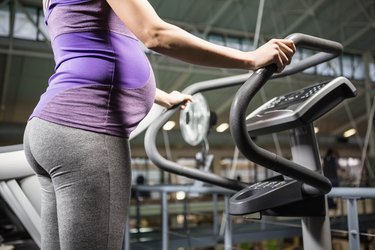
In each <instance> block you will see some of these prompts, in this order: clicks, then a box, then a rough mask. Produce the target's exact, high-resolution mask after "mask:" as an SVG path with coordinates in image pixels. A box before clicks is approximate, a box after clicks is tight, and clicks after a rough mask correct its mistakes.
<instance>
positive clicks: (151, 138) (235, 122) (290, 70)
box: [144, 33, 342, 192]
mask: <svg viewBox="0 0 375 250" xmlns="http://www.w3.org/2000/svg"><path fill="white" fill-rule="evenodd" d="M287 38H289V39H291V40H293V41H294V42H295V43H296V45H297V46H298V47H304V48H309V49H312V50H318V51H323V52H321V53H317V54H315V55H313V56H311V57H308V58H306V59H304V60H302V61H300V62H299V63H298V64H293V65H290V66H289V67H287V68H286V69H285V70H284V71H283V72H281V73H279V74H274V75H273V73H274V72H275V70H276V67H275V66H274V65H270V66H268V67H266V68H263V69H260V70H258V71H256V72H255V73H253V74H251V73H248V74H242V75H237V76H230V77H224V78H220V79H215V80H208V81H202V82H198V83H195V84H192V85H190V86H189V87H187V88H186V89H184V90H183V91H182V92H183V93H186V94H195V93H198V92H203V91H208V90H213V89H220V88H226V87H231V86H236V85H240V84H242V83H243V82H244V81H246V82H245V83H244V84H243V86H242V87H241V89H246V90H245V91H246V92H242V91H239V92H238V93H237V95H236V98H235V100H234V103H233V104H232V109H231V118H230V120H231V131H232V136H233V137H234V140H235V142H236V144H238V145H240V148H239V149H240V151H241V152H242V153H243V154H244V155H245V156H246V157H247V158H248V159H250V160H254V161H257V160H259V159H258V157H253V156H252V154H253V152H251V153H249V152H250V151H248V150H249V149H248V148H247V147H248V145H251V147H252V148H253V150H252V151H255V152H256V153H257V155H258V156H263V155H266V158H267V160H265V161H261V162H262V163H269V162H271V163H277V162H281V164H282V166H287V167H286V171H278V170H279V168H277V170H276V171H278V172H281V173H285V174H286V175H289V176H291V177H293V178H296V179H298V180H301V179H302V180H303V181H304V180H305V179H308V180H307V181H306V183H308V184H310V185H312V186H314V187H315V186H317V187H321V188H322V189H323V190H324V192H328V191H329V190H330V189H331V184H330V182H329V181H328V179H326V178H325V177H322V176H320V175H318V174H317V173H315V172H312V171H310V170H307V169H300V168H303V167H302V166H299V165H297V164H294V165H293V164H291V163H290V162H289V161H287V160H286V159H284V158H280V157H277V156H276V155H274V154H272V153H270V152H268V151H266V152H265V151H264V150H263V149H261V148H259V147H258V146H256V145H255V144H254V143H253V142H252V140H251V138H250V137H249V135H248V134H247V131H246V124H245V111H246V107H247V105H248V104H249V102H250V100H251V98H252V97H253V95H254V94H255V93H256V92H257V91H258V90H259V89H260V87H261V86H263V85H264V83H265V82H266V81H267V80H269V79H270V78H277V77H282V76H287V75H291V74H294V73H296V72H300V71H303V70H304V69H307V68H309V67H312V66H315V65H318V64H320V63H322V62H325V61H328V60H330V59H332V58H334V57H336V56H338V55H339V54H340V53H341V52H342V46H341V44H339V43H336V42H333V41H329V40H325V39H321V38H317V37H313V36H308V35H304V34H299V33H296V34H292V35H289V36H288V37H287ZM249 77H250V78H249ZM254 78H255V79H256V80H255V82H256V83H255V84H254ZM253 85H254V86H253ZM255 85H257V86H258V87H256V88H255V89H254V87H255ZM249 88H250V89H251V91H250V90H248V89H249ZM252 92H253V94H251V93H252ZM241 93H242V94H241ZM247 95H248V96H247ZM177 111H178V107H174V108H172V109H170V110H167V111H166V112H165V113H164V114H162V115H161V116H160V119H158V120H157V121H155V122H154V123H152V124H151V125H150V126H149V128H148V129H147V131H146V134H145V139H144V141H145V150H146V153H147V155H148V157H149V158H150V160H151V161H152V162H153V163H154V164H155V165H156V166H157V167H159V168H161V169H163V170H165V171H168V172H171V173H175V174H178V175H182V176H185V177H189V178H193V179H196V180H200V181H203V182H206V183H210V184H214V185H217V186H220V187H224V188H228V189H232V190H241V189H243V188H245V187H246V186H247V184H246V183H242V182H239V181H238V180H234V179H229V178H225V177H222V176H219V175H216V174H213V173H209V172H204V171H201V170H198V169H193V168H189V167H186V166H183V165H180V164H178V163H176V162H173V161H170V160H168V159H166V158H164V157H163V156H162V155H161V154H160V153H159V151H158V149H157V146H156V136H157V133H158V131H159V130H160V129H161V127H162V126H163V125H164V124H165V123H166V122H167V121H168V120H169V119H170V118H171V117H172V116H173V115H174V114H175V113H176V112H177ZM235 116H237V117H235ZM234 131H235V132H234ZM258 152H260V153H258ZM296 165H297V166H296ZM301 172H302V176H303V177H302V178H300V176H299V175H300V174H301ZM310 179H311V180H310Z"/></svg>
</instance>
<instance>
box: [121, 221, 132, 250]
mask: <svg viewBox="0 0 375 250" xmlns="http://www.w3.org/2000/svg"><path fill="white" fill-rule="evenodd" d="M122 249H123V250H130V230H129V214H128V215H127V216H126V220H125V234H124V242H123V244H122Z"/></svg>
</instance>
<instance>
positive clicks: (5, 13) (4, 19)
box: [0, 5, 10, 36]
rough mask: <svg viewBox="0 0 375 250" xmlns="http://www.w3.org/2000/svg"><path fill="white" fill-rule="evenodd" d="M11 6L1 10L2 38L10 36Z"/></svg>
mask: <svg viewBox="0 0 375 250" xmlns="http://www.w3.org/2000/svg"><path fill="white" fill-rule="evenodd" d="M9 18H10V16H9V6H8V5H6V6H3V7H2V8H0V23H1V25H0V36H9Z"/></svg>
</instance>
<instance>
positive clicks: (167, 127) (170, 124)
mask: <svg viewBox="0 0 375 250" xmlns="http://www.w3.org/2000/svg"><path fill="white" fill-rule="evenodd" d="M174 126H176V123H175V122H174V121H168V122H167V123H166V124H164V126H163V129H164V130H167V131H169V130H171V129H172V128H174Z"/></svg>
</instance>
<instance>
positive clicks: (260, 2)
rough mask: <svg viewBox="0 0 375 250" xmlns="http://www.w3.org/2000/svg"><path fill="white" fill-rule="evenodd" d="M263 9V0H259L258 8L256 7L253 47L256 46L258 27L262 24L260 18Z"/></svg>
mask: <svg viewBox="0 0 375 250" xmlns="http://www.w3.org/2000/svg"><path fill="white" fill-rule="evenodd" d="M263 10H264V0H260V1H259V8H258V17H257V23H256V27H255V37H254V44H253V49H256V48H257V47H258V43H259V34H260V27H261V26H262V19H263Z"/></svg>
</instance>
